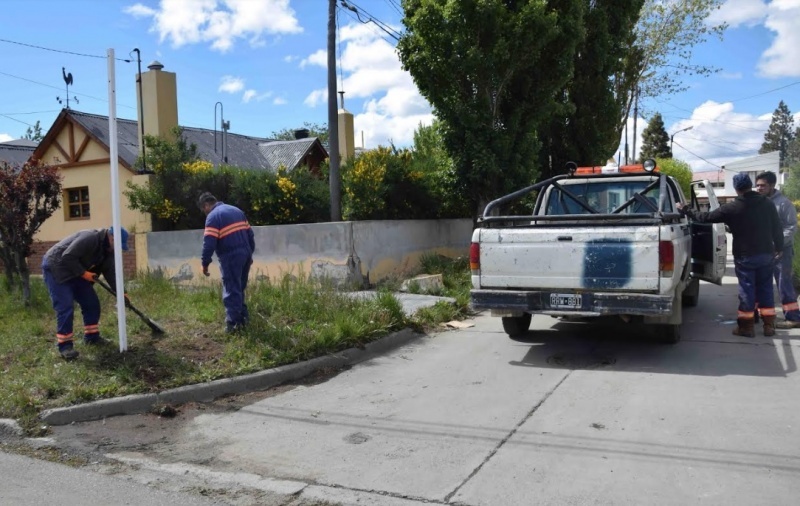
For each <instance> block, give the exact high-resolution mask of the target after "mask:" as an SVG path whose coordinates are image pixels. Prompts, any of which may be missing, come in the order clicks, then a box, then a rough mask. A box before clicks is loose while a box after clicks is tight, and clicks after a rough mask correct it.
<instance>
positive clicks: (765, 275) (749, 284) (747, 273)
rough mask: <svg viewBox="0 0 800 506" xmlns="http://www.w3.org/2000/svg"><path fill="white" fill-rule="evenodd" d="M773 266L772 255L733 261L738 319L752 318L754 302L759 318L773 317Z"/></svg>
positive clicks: (754, 256) (753, 256)
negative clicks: (737, 284)
mask: <svg viewBox="0 0 800 506" xmlns="http://www.w3.org/2000/svg"><path fill="white" fill-rule="evenodd" d="M773 264H774V258H773V255H771V254H769V253H766V254H761V255H752V256H747V257H741V258H735V259H734V261H733V265H734V270H735V271H736V277H737V278H738V279H739V315H738V317H739V318H745V319H748V318H753V317H754V316H755V309H756V301H758V306H759V311H760V312H761V316H774V315H775V297H774V294H773V293H772V270H773Z"/></svg>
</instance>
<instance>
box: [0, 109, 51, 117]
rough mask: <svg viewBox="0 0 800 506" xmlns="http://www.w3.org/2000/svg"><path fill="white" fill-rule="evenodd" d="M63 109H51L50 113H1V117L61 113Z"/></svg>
mask: <svg viewBox="0 0 800 506" xmlns="http://www.w3.org/2000/svg"><path fill="white" fill-rule="evenodd" d="M60 111H61V109H50V110H49V111H32V112H0V116H24V115H27V114H49V113H51V112H60Z"/></svg>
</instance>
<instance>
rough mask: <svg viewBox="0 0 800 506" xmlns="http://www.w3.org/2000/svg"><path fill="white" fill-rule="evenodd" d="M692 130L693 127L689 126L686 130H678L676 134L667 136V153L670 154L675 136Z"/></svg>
mask: <svg viewBox="0 0 800 506" xmlns="http://www.w3.org/2000/svg"><path fill="white" fill-rule="evenodd" d="M692 128H694V125H691V126H688V127H686V128H683V129H681V130H678V131H677V132H675V133H674V134H672V135H670V136H669V152H670V153H672V142H673V141H674V140H675V136H676V135H677V134H679V133H681V132H686V131H688V130H691V129H692ZM673 156H674V155H673Z"/></svg>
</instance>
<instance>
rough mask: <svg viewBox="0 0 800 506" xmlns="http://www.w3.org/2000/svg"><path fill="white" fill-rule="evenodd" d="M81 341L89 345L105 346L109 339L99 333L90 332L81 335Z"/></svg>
mask: <svg viewBox="0 0 800 506" xmlns="http://www.w3.org/2000/svg"><path fill="white" fill-rule="evenodd" d="M83 342H84V343H86V344H88V345H90V346H105V345H107V344H110V341H109V340H108V339H104V338H102V337H100V334H90V335H88V336H83Z"/></svg>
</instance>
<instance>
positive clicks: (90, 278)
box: [81, 271, 97, 283]
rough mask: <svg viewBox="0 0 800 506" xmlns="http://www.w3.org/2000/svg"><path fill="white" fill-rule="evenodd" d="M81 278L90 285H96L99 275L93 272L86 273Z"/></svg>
mask: <svg viewBox="0 0 800 506" xmlns="http://www.w3.org/2000/svg"><path fill="white" fill-rule="evenodd" d="M81 277H82V278H83V279H85V280H86V281H88V282H89V283H94V281H95V280H96V279H97V274H95V273H94V272H91V271H86V272H84V273H83V274H81Z"/></svg>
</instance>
